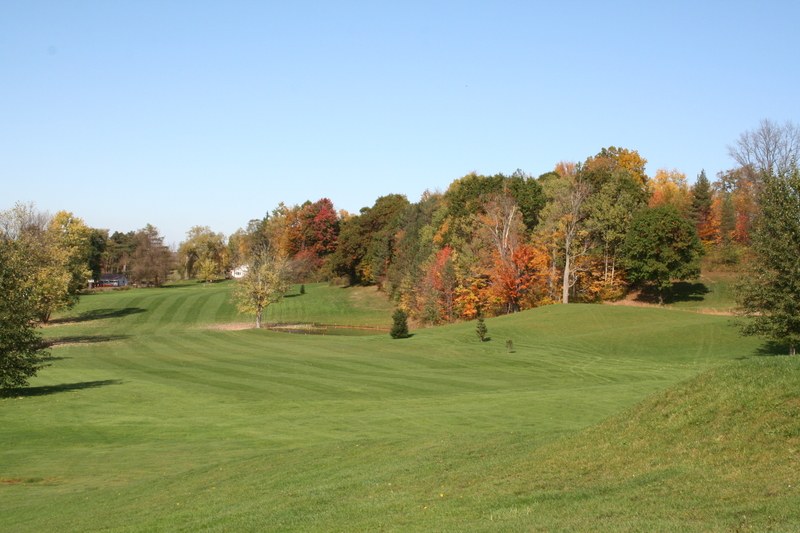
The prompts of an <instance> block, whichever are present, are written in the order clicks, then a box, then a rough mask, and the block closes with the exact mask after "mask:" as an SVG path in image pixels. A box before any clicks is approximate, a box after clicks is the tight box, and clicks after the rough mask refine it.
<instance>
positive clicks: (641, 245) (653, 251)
mask: <svg viewBox="0 0 800 533" xmlns="http://www.w3.org/2000/svg"><path fill="white" fill-rule="evenodd" d="M702 254H703V247H702V245H701V244H700V239H699V238H698V237H697V231H696V230H695V228H694V224H692V223H691V222H690V221H688V220H686V219H685V218H683V217H682V216H681V215H680V213H679V212H678V210H677V209H675V207H673V206H671V205H662V206H658V207H653V208H649V209H643V210H641V211H639V212H638V213H637V214H636V216H634V218H633V221H632V222H631V228H630V231H629V232H628V235H627V236H626V238H625V243H624V245H623V256H624V257H625V264H626V266H627V271H628V278H629V279H630V281H632V282H633V283H636V284H639V285H644V286H649V287H652V288H654V289H655V290H656V291H657V292H658V298H659V302H661V303H663V300H664V294H665V293H666V292H667V291H669V290H670V289H671V288H672V281H673V280H684V279H691V278H693V277H695V276H698V275H699V274H700V257H701V256H702Z"/></svg>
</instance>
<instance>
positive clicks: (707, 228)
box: [692, 170, 713, 241]
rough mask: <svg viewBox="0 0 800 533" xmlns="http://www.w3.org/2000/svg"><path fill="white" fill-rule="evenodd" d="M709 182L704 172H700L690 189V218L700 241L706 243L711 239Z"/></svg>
mask: <svg viewBox="0 0 800 533" xmlns="http://www.w3.org/2000/svg"><path fill="white" fill-rule="evenodd" d="M712 199H713V198H712V192H711V182H709V181H708V178H707V177H706V171H705V170H701V171H700V174H699V175H698V176H697V181H695V183H694V186H693V187H692V218H693V219H694V225H695V227H696V228H697V233H698V235H699V236H700V239H701V240H703V241H707V240H710V239H711V236H712V235H711V234H712V227H711V226H712V224H711V203H712Z"/></svg>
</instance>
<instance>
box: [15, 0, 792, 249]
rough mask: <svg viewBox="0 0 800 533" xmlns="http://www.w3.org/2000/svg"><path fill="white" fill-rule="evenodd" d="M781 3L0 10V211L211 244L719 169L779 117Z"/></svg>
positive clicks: (36, 6) (787, 17)
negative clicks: (285, 216)
mask: <svg viewBox="0 0 800 533" xmlns="http://www.w3.org/2000/svg"><path fill="white" fill-rule="evenodd" d="M798 21H800V2H795V1H782V2H781V1H769V0H767V1H764V0H762V1H752V2H737V1H725V2H723V1H708V2H706V1H700V0H694V1H691V2H686V1H669V2H646V1H636V2H614V1H606V2H589V1H586V2H534V1H519V2H507V1H486V2H440V1H435V0H430V1H419V2H417V1H407V0H405V1H402V2H401V1H398V2H380V1H364V2H304V1H292V2H286V1H272V2H270V1H266V0H264V1H247V2H245V1H235V0H234V1H230V2H227V1H226V2H220V1H209V2H201V1H165V0H158V1H139V0H137V1H105V0H104V1H92V2H90V1H62V0H58V1H53V2H43V1H36V0H19V1H17V0H4V1H2V2H0V183H1V184H2V195H0V209H7V208H9V207H11V206H12V205H13V204H14V203H15V202H16V201H33V202H35V204H36V205H37V207H38V208H39V209H42V210H47V211H50V212H51V213H52V212H55V211H58V210H60V209H65V210H68V211H72V212H74V213H75V214H76V215H78V216H80V217H82V218H83V219H84V220H85V221H86V222H87V223H88V224H89V225H91V226H93V227H99V228H108V229H110V230H111V231H114V230H120V231H129V230H134V229H138V228H141V227H143V226H144V225H145V224H146V223H151V224H153V225H155V226H157V227H158V228H159V229H160V230H161V231H162V233H163V234H164V235H165V236H166V238H167V242H169V243H175V244H177V243H179V242H180V241H181V240H183V239H184V237H185V232H186V231H187V230H188V229H189V228H190V227H191V226H193V225H208V226H210V227H211V228H212V229H213V230H215V231H220V232H223V233H225V234H226V235H228V234H230V233H231V232H233V231H235V230H236V229H237V228H239V227H242V226H245V225H246V223H247V221H248V220H250V219H251V218H258V217H262V216H263V215H264V214H265V213H267V212H268V211H270V210H272V209H273V208H274V207H275V206H276V205H277V204H278V202H280V201H284V202H285V203H287V204H290V205H291V204H296V203H301V202H303V201H305V200H307V199H308V200H312V201H313V200H317V199H319V198H322V197H328V198H330V199H331V200H333V202H334V204H335V205H336V207H337V208H339V209H346V210H348V211H351V212H357V211H358V210H359V209H360V208H361V207H363V206H370V205H372V204H373V203H374V201H375V200H376V199H377V198H378V197H379V196H382V195H385V194H389V193H401V194H405V195H407V197H408V198H409V200H411V201H417V200H418V199H419V197H420V195H421V194H422V192H423V191H425V190H426V189H431V190H436V189H439V190H444V189H445V188H446V187H447V186H448V185H449V184H450V182H452V181H453V180H454V179H455V178H458V177H460V176H463V175H464V174H466V173H468V172H470V171H477V172H479V173H484V174H494V173H497V172H504V173H511V172H513V171H514V170H515V169H517V168H520V169H522V170H524V171H526V172H528V173H530V174H533V175H539V174H541V173H543V172H546V171H549V170H551V169H552V168H553V166H554V165H555V163H557V162H558V161H560V160H570V161H582V160H584V159H585V158H586V157H588V156H590V155H593V154H596V153H597V152H598V151H599V150H600V149H601V148H602V147H606V146H612V145H614V146H622V147H625V148H630V149H635V150H638V151H639V153H640V154H641V155H642V156H643V157H645V158H646V159H647V160H648V161H649V163H648V166H647V170H648V172H649V173H650V174H651V175H652V174H653V173H655V171H656V170H657V169H658V168H670V169H672V168H677V169H678V170H680V171H682V172H684V173H686V175H687V176H688V177H689V179H690V181H691V180H693V179H694V177H695V176H696V175H697V174H698V173H699V172H700V170H701V169H703V168H704V169H705V170H706V172H707V174H708V175H709V177H711V178H713V177H714V175H715V174H716V173H717V172H718V171H720V170H725V169H727V168H730V167H732V166H733V162H732V161H731V160H730V159H729V158H728V155H727V149H726V146H727V145H728V144H731V143H733V142H734V140H735V139H736V138H737V136H738V135H739V134H740V133H741V132H743V131H745V130H748V129H752V128H754V127H756V126H757V125H758V122H759V120H761V119H762V118H769V119H772V120H775V121H778V122H784V121H786V120H791V121H792V122H795V123H798V122H800V98H799V97H798V95H800V83H799V82H800V78H799V76H800V75H799V74H798V71H799V69H798V67H800V58H799V57H798V51H800V41H799V40H798V36H797V24H798Z"/></svg>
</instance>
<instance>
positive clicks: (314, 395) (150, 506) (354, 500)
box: [0, 284, 785, 531]
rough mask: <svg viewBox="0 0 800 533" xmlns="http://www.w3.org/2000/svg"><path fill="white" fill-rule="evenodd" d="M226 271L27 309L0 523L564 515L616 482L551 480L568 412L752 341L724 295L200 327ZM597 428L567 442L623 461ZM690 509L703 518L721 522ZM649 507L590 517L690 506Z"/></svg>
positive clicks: (333, 300)
mask: <svg viewBox="0 0 800 533" xmlns="http://www.w3.org/2000/svg"><path fill="white" fill-rule="evenodd" d="M227 290H229V286H226V285H224V284H223V285H219V286H216V285H214V286H202V285H191V286H183V287H178V288H171V289H159V290H131V291H122V292H112V293H107V294H102V295H96V296H91V297H88V298H85V299H84V300H83V301H82V302H81V304H80V306H79V307H78V308H77V309H75V310H74V312H73V313H71V314H70V315H69V316H66V317H62V320H61V322H59V323H57V324H56V325H55V326H54V327H52V328H48V330H47V335H48V336H50V337H51V338H54V339H60V340H62V341H64V340H65V339H70V338H71V339H72V341H73V342H65V343H63V344H61V345H59V346H58V347H56V348H54V349H53V350H52V354H53V357H54V360H53V361H52V366H51V367H49V368H47V369H46V370H45V371H43V372H42V374H41V376H40V377H38V378H37V380H36V381H35V382H34V383H33V384H32V385H33V386H32V387H30V388H29V389H26V390H23V391H20V392H19V393H18V394H17V395H15V396H13V397H8V398H4V399H2V400H0V411H2V415H3V424H2V425H1V426H0V442H5V443H9V444H8V445H7V446H6V447H4V448H3V449H2V450H0V465H2V472H0V511H2V514H3V520H4V527H6V528H8V529H9V530H13V531H41V530H49V529H53V528H54V527H59V528H60V529H65V530H74V531H77V530H81V531H87V530H99V529H103V530H110V531H172V530H175V529H181V530H228V531H230V530H236V531H239V530H286V531H290V530H317V531H375V530H412V531H420V530H436V531H463V530H496V529H497V527H498V521H499V522H500V523H501V524H502V525H503V527H504V529H506V530H509V529H510V530H514V529H519V530H531V529H533V530H536V529H545V530H553V529H555V530H557V529H562V524H564V526H563V527H564V528H569V526H570V525H574V526H575V527H577V528H580V527H581V526H582V525H584V524H587V525H588V524H593V523H594V522H593V520H596V519H597V516H599V515H598V514H597V513H598V512H600V507H604V506H605V504H606V502H605V501H604V500H603V498H607V499H614V498H616V499H617V500H618V501H617V502H616V504H617V506H618V508H624V507H625V506H631V505H632V504H631V502H630V500H628V499H626V498H627V493H626V489H625V487H622V488H621V489H619V490H618V491H617V492H613V491H608V492H603V489H602V484H601V485H597V486H598V487H600V488H598V489H597V490H598V493H594V492H592V491H593V490H594V489H592V488H591V487H588V488H585V489H581V491H578V492H575V493H571V492H569V487H570V486H571V485H570V484H569V483H573V482H571V481H568V482H566V483H567V484H560V481H559V480H560V479H562V478H561V476H564V477H563V479H565V480H570V479H572V478H575V479H581V477H580V475H579V474H576V473H574V472H572V471H571V470H570V468H572V467H571V466H570V465H571V464H572V461H573V459H571V457H575V456H580V455H581V453H583V452H581V453H577V452H576V453H575V454H574V455H572V456H570V455H569V453H571V452H570V450H571V449H575V450H579V449H580V446H581V445H580V442H582V441H580V439H581V438H583V437H581V436H580V432H581V431H583V430H585V429H586V428H589V427H592V426H594V425H595V424H598V423H600V422H602V421H603V420H605V419H607V418H608V417H611V416H614V415H616V414H618V413H620V412H621V411H624V410H626V409H630V408H632V407H633V406H635V405H636V404H637V403H639V402H641V401H642V400H643V399H645V398H648V397H649V396H651V395H653V394H658V393H662V392H663V391H664V390H668V389H669V388H670V387H672V386H674V385H675V384H678V383H681V382H684V381H686V380H688V379H692V378H694V377H695V376H697V375H698V374H700V373H701V372H704V371H706V370H708V369H709V368H714V367H717V366H719V365H721V364H725V363H726V362H730V361H733V360H735V359H737V358H747V357H754V356H755V355H756V354H757V353H758V349H759V343H758V342H756V341H754V340H752V339H745V340H743V339H741V338H739V337H738V335H737V333H736V330H735V329H734V328H732V327H731V326H730V324H729V321H728V319H727V318H725V317H720V316H711V315H700V314H696V313H690V312H676V311H674V310H664V309H651V308H625V307H612V306H591V305H569V306H551V307H546V308H542V309H536V310H533V311H528V312H524V313H518V314H516V315H512V316H506V317H500V318H496V319H489V320H487V321H486V324H487V326H488V329H489V332H488V336H489V337H490V338H491V340H490V341H489V342H483V343H482V342H479V341H478V339H477V336H476V335H475V330H474V323H464V324H456V325H452V326H447V327H442V328H432V329H424V330H418V331H412V333H413V336H412V337H411V338H409V339H404V340H392V339H391V338H390V337H389V335H388V334H386V333H380V334H376V335H372V336H354V337H342V336H311V335H309V336H299V335H290V334H285V333H277V332H270V331H259V330H246V331H219V330H213V329H209V328H208V327H206V326H207V325H208V324H213V323H219V322H225V321H228V322H236V321H239V320H241V317H239V316H238V315H236V313H235V310H234V309H233V308H232V306H231V305H230V303H229V298H228V296H227V292H226V291H227ZM315 295H316V296H315ZM374 300H375V299H374V295H373V296H370V295H367V293H363V294H362V295H359V293H357V292H350V289H347V290H344V289H338V288H332V287H325V286H307V287H306V294H305V295H303V296H298V297H296V298H289V299H287V300H286V301H285V302H284V303H287V304H288V303H289V302H291V303H292V305H295V304H296V305H298V306H299V307H298V308H297V309H296V310H294V311H292V312H291V313H289V312H288V311H287V315H291V316H292V319H291V320H288V319H287V321H297V322H306V321H308V322H310V321H315V322H323V320H319V319H318V318H317V317H320V316H327V317H328V320H330V321H331V322H334V323H345V324H358V323H359V322H360V323H361V324H366V325H369V324H373V323H377V324H388V320H386V318H387V317H389V315H390V312H389V309H386V313H385V314H382V313H383V311H380V310H377V309H376V308H375V307H374V306H375V305H378V304H376V303H375V301H374ZM301 302H302V306H300V304H301ZM280 305H284V304H280ZM380 305H383V304H380ZM277 308H278V307H277V306H276V308H275V309H276V310H277ZM287 308H288V306H287ZM298 317H301V318H298ZM312 317H313V318H312ZM507 340H512V341H513V346H514V349H513V351H508V350H507V348H506V341H507ZM761 360H762V359H759V360H758V361H761ZM763 360H764V361H767V362H769V361H773V360H774V361H782V360H783V359H780V358H774V359H771V358H770V359H766V358H765V359H763ZM708 394H709V395H710V396H714V393H712V392H709V393H708ZM679 395H680V394H679ZM629 416H633V415H630V414H629ZM622 421H624V420H622ZM620 423H621V422H620ZM602 427H603V426H600V428H602ZM633 429H635V428H628V430H630V431H632V430H633ZM593 431H602V430H593ZM608 431H609V433H608V438H609V444H608V445H607V446H606V448H608V449H609V450H611V448H612V444H614V441H613V437H614V430H608ZM619 431H622V429H620V430H619ZM576 435H577V437H575V438H577V439H579V440H576V441H574V443H573V444H570V443H571V442H572V441H570V440H568V437H570V436H576ZM590 435H591V434H590ZM653 435H654V439H656V437H655V435H657V433H656V432H655V430H654V433H653ZM598 438H599V437H587V439H588V440H586V441H585V442H586V443H587V446H588V449H586V450H585V454H586V457H585V458H584V460H586V461H588V462H589V463H591V464H595V465H604V464H608V465H610V466H613V465H614V464H615V463H614V461H617V462H620V461H622V462H624V457H625V454H626V453H627V451H626V450H625V448H619V449H618V450H617V452H612V451H609V454H612V455H613V454H614V453H619V454H621V455H619V456H616V455H614V457H615V458H616V459H614V460H612V458H611V457H610V456H609V457H603V456H602V450H595V449H594V448H593V447H592V446H591V444H592V442H593V441H597V440H598ZM564 439H567V440H564ZM654 442H656V443H655V444H650V445H652V446H658V444H657V441H655V440H654ZM665 449H669V448H665ZM595 453H596V454H597V455H594V454H595ZM593 457H594V459H593ZM592 461H595V462H594V463H592ZM687 461H688V459H687ZM597 468H598V469H599V468H600V466H597ZM698 468H700V467H698ZM575 472H579V470H576V471H575ZM570 476H572V478H571V477H570ZM614 477H616V476H614ZM712 479H713V478H712ZM600 482H602V479H601V481H600ZM600 482H598V483H600ZM742 483H747V480H746V479H744V478H743V481H742ZM632 486H633V485H632ZM641 486H642V487H644V488H643V489H642V490H645V491H646V490H651V488H652V486H648V485H647V484H642V485H641ZM700 486H702V484H701V481H698V487H700ZM634 488H635V486H634ZM706 488H707V490H708V492H709V493H713V492H715V491H716V488H715V487H714V486H713V485H712V484H710V483H709V484H708V485H707V487H706ZM698 490H699V489H698ZM598 494H599V495H598ZM632 494H635V492H634V493H632ZM637 497H639V498H643V496H642V495H641V494H640V495H639V496H637ZM581 501H588V502H592V505H590V506H587V507H583V506H581V504H580V502H581ZM679 501H682V500H679ZM652 505H655V503H653V504H652ZM667 505H668V504H667V503H665V504H664V506H665V507H666V506H667ZM645 509H647V508H646V507H645ZM709 509H710V510H709V512H708V513H706V514H703V515H700V517H701V519H702V520H707V521H708V523H710V524H711V525H715V524H723V525H725V524H729V523H730V522H729V521H728V519H729V517H728V515H725V514H724V513H722V511H721V510H720V509H721V508H720V507H709ZM562 511H563V512H568V513H573V514H574V516H568V517H566V518H564V517H562ZM620 512H621V511H620ZM775 516H778V517H780V516H785V515H775ZM562 519H563V520H566V521H564V522H561V520H562ZM626 520H627V521H626ZM653 520H654V521H653V522H647V521H646V520H643V519H642V517H641V516H634V515H631V514H630V513H629V514H627V515H623V519H621V520H620V521H617V522H614V521H609V522H607V523H608V524H609V526H610V527H611V528H617V529H625V527H626V526H631V525H632V526H631V527H633V526H637V525H638V524H642V525H643V526H642V527H643V528H644V526H646V525H648V524H649V525H654V526H655V527H653V528H651V529H662V530H663V529H669V526H671V525H673V524H687V523H690V522H688V521H687V520H684V519H683V518H681V517H680V516H679V519H678V520H677V521H670V520H669V516H668V515H667V514H666V511H665V512H664V513H661V514H654V519H653ZM698 523H701V522H698ZM690 525H691V524H690ZM662 526H663V527H662Z"/></svg>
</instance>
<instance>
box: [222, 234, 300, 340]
mask: <svg viewBox="0 0 800 533" xmlns="http://www.w3.org/2000/svg"><path fill="white" fill-rule="evenodd" d="M288 279H289V265H288V261H287V260H286V258H285V257H283V256H280V255H277V254H276V253H274V252H273V251H271V250H261V251H260V252H259V253H257V254H256V255H254V256H253V258H252V259H251V260H250V262H249V264H248V270H247V274H245V276H244V277H243V278H242V279H240V280H238V281H237V283H236V287H235V288H234V299H235V301H236V304H237V306H238V308H239V310H240V311H241V312H243V313H251V314H254V315H255V316H256V327H257V328H260V327H261V324H262V319H263V315H264V310H265V309H266V308H267V307H269V306H270V305H271V304H274V303H277V302H279V301H280V300H281V298H283V296H284V295H285V294H286V291H287V290H289V281H288Z"/></svg>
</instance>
